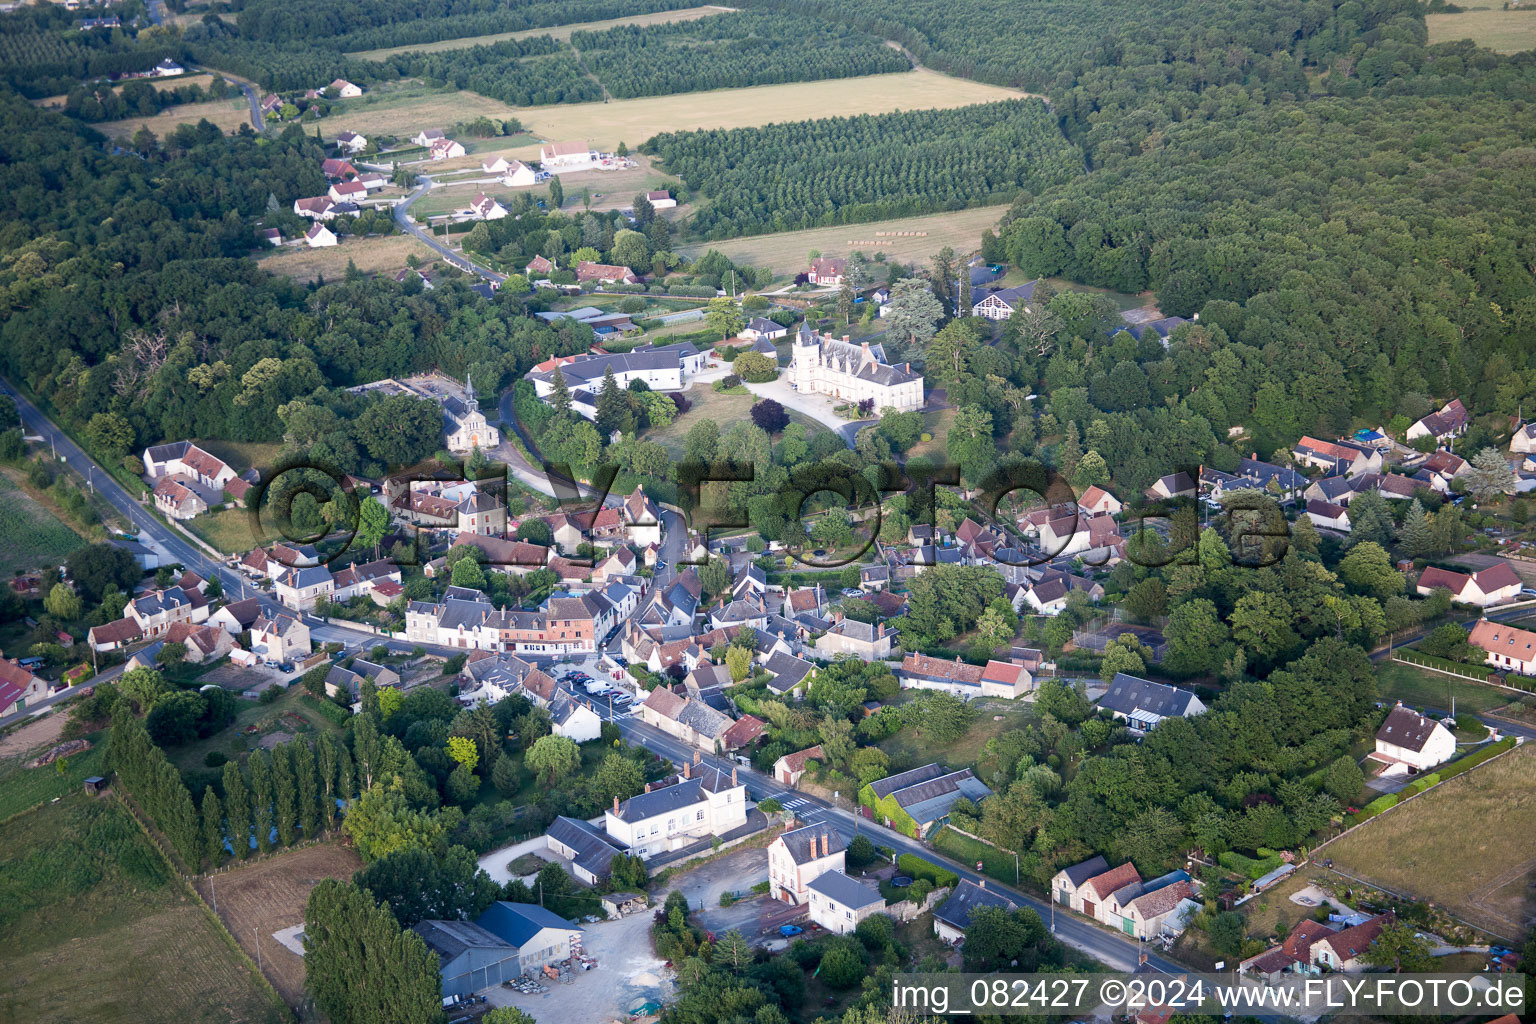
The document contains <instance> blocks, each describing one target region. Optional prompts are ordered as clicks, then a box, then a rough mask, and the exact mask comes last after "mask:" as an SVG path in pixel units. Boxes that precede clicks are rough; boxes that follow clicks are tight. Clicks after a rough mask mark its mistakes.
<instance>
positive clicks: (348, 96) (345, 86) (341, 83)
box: [329, 78, 363, 100]
mask: <svg viewBox="0 0 1536 1024" xmlns="http://www.w3.org/2000/svg"><path fill="white" fill-rule="evenodd" d="M329 88H331V89H335V90H336V95H337V97H339V98H340V99H344V100H352V99H356V98H357V97H359V96H361V95H362V94H363V90H362V88H361V87H359V86H356V85H353V84H352V83H351V82H349V81H347V80H346V79H345V78H338V79H336V80H335V81H334V82H332V83H331V84H330V86H329Z"/></svg>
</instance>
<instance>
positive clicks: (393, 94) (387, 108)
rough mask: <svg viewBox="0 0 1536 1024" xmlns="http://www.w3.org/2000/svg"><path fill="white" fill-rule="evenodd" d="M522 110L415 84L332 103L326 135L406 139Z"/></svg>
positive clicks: (520, 114)
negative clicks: (346, 132) (347, 132)
mask: <svg viewBox="0 0 1536 1024" xmlns="http://www.w3.org/2000/svg"><path fill="white" fill-rule="evenodd" d="M556 109H565V110H569V109H571V108H570V107H563V108H556ZM525 110H526V108H522V109H520V108H518V107H514V106H511V105H509V104H506V103H502V102H501V101H500V100H493V99H487V98H486V97H484V96H481V95H480V94H479V93H473V92H454V91H444V90H442V89H429V88H427V87H426V86H423V85H419V84H415V85H411V84H404V85H400V86H395V87H386V86H379V87H378V88H376V89H370V90H369V91H368V92H367V93H365V94H364V95H362V96H359V97H358V98H357V99H351V100H342V101H340V102H338V103H335V104H333V105H332V106H331V114H330V117H329V118H328V121H329V125H330V127H329V128H327V130H326V134H327V135H330V134H333V133H334V132H339V131H341V130H342V129H344V128H345V129H349V130H351V131H354V132H361V133H362V134H364V135H370V136H371V135H394V136H397V137H399V138H402V139H409V138H410V137H411V136H413V135H415V134H416V133H417V132H418V131H420V130H421V129H423V128H447V127H448V126H449V125H452V124H458V123H459V122H461V121H473V120H474V119H475V118H477V117H480V116H482V115H483V116H485V117H491V118H498V119H501V120H505V119H507V118H509V117H516V118H522V117H523V115H524V111H525Z"/></svg>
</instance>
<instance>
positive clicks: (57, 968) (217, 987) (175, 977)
mask: <svg viewBox="0 0 1536 1024" xmlns="http://www.w3.org/2000/svg"><path fill="white" fill-rule="evenodd" d="M0 908H3V909H0V944H3V946H4V949H5V951H6V952H5V960H6V965H7V974H8V976H9V977H10V979H11V982H10V983H9V984H7V985H6V986H5V989H4V991H3V993H0V1019H4V1020H15V1021H72V1022H82V1024H96V1022H100V1024H109V1022H110V1024H118V1022H121V1021H134V1022H136V1024H152V1022H160V1021H163V1022H165V1024H187V1022H189V1021H242V1022H251V1024H260V1022H269V1021H270V1022H273V1024H276V1022H279V1021H283V1020H287V1019H289V1018H288V1015H287V1013H286V1012H285V1011H284V1009H283V1007H282V1006H281V1005H279V1003H278V1001H277V1000H276V999H275V998H274V997H273V996H272V994H271V992H270V991H269V990H268V989H266V988H265V987H264V986H263V985H262V984H261V982H260V980H259V979H258V978H257V977H256V975H255V973H254V971H252V970H251V969H250V968H249V967H248V966H247V964H246V962H245V959H244V958H243V957H242V956H241V954H240V952H239V951H238V950H237V949H235V948H234V947H233V946H232V945H231V944H230V942H229V939H228V937H227V936H225V935H224V934H222V933H221V932H220V931H219V929H218V928H217V926H216V925H215V924H214V922H213V921H212V920H210V919H209V917H208V914H207V911H206V909H205V908H204V907H203V906H202V904H201V903H200V902H199V901H198V899H197V898H196V896H194V895H193V894H192V893H191V892H189V891H188V890H186V889H185V888H183V887H182V886H181V885H180V884H179V883H178V882H176V880H175V879H174V878H173V877H172V876H171V874H170V871H169V869H168V868H166V866H165V863H164V861H162V860H161V859H160V855H159V854H158V853H156V852H155V851H154V850H153V848H151V847H150V845H149V842H148V840H146V839H145V837H144V834H143V832H141V831H140V830H139V827H138V825H136V824H135V823H134V821H133V819H132V818H131V817H130V816H129V814H128V812H127V811H126V810H125V809H124V808H123V806H122V805H121V804H119V803H118V802H117V801H116V800H115V799H113V798H111V797H106V798H100V799H98V798H92V797H86V796H84V795H83V794H81V793H80V792H79V791H78V790H75V791H74V792H73V793H71V794H70V795H69V796H66V797H64V798H63V799H62V800H60V801H59V802H58V803H56V804H49V805H46V806H44V807H41V808H39V809H38V810H35V811H32V812H30V813H28V814H24V815H21V816H20V817H18V818H15V819H14V820H12V821H9V822H7V823H6V824H5V825H3V826H0Z"/></svg>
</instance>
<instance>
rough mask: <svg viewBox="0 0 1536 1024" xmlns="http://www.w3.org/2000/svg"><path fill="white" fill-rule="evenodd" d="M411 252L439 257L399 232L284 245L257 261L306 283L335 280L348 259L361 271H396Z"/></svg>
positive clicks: (426, 258) (273, 271)
mask: <svg viewBox="0 0 1536 1024" xmlns="http://www.w3.org/2000/svg"><path fill="white" fill-rule="evenodd" d="M412 253H415V254H416V257H417V258H418V259H420V260H421V261H422V263H423V264H426V263H430V262H432V261H433V260H436V259H437V258H438V255H437V252H436V251H435V250H433V249H431V248H429V247H428V246H427V245H426V244H425V243H423V242H422V241H421V240H420V239H419V238H417V237H416V236H415V235H407V234H404V233H400V234H394V235H375V236H372V237H369V238H359V237H355V236H348V237H346V238H343V239H342V240H341V244H340V245H333V246H329V247H327V248H324V249H311V248H310V247H309V246H307V245H304V246H297V245H285V246H283V247H282V248H281V249H277V250H276V251H274V252H272V253H270V254H268V255H265V256H262V257H261V258H260V259H259V260H257V261H256V262H257V263H258V264H260V266H261V268H262V269H263V270H265V271H267V272H268V273H271V274H278V275H287V276H288V277H291V278H293V279H294V280H295V281H298V282H309V281H313V280H315V279H316V278H319V277H324V278H325V279H326V280H327V281H338V280H340V279H341V278H342V277H343V276H344V275H345V274H346V272H347V261H348V260H351V261H352V262H353V263H354V264H356V266H357V269H358V270H361V271H362V272H363V273H365V274H373V273H377V272H379V271H381V270H399V269H400V268H401V267H403V266H405V258H406V257H407V256H409V255H411V254H412Z"/></svg>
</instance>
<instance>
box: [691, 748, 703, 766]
mask: <svg viewBox="0 0 1536 1024" xmlns="http://www.w3.org/2000/svg"><path fill="white" fill-rule="evenodd" d="M703 756H704V755H703V754H701V753H699V752H698V751H697V750H695V751H694V752H693V763H694V764H698V763H699V760H700V758H702V757H703Z"/></svg>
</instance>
